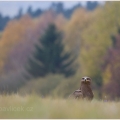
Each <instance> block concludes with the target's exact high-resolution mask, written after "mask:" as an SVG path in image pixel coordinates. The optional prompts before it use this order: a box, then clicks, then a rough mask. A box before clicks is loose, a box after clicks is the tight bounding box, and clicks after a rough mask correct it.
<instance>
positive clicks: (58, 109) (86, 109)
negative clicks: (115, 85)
mask: <svg viewBox="0 0 120 120" xmlns="http://www.w3.org/2000/svg"><path fill="white" fill-rule="evenodd" d="M119 111H120V102H103V101H97V100H95V99H94V100H93V101H92V102H89V101H80V100H74V99H62V98H50V97H47V98H41V97H39V96H37V95H27V96H20V95H18V94H16V95H1V96H0V118H1V119H2V118H11V119H12V118H21V119H22V118H46V119H49V118H51V119H54V118H55V119H62V118H65V119H67V118H69V119H72V118H74V119H75V118H81V119H82V118H86V119H87V118H91V119H94V118H95V119H99V118H101V119H102V118H103V119H105V118H108V119H110V118H120V114H119Z"/></svg>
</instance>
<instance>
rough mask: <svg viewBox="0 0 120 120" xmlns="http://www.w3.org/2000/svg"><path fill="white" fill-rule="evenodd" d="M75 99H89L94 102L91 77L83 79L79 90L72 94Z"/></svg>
mask: <svg viewBox="0 0 120 120" xmlns="http://www.w3.org/2000/svg"><path fill="white" fill-rule="evenodd" d="M71 95H72V96H73V97H74V98H75V99H80V98H81V99H87V100H92V99H93V97H94V95H93V92H92V89H91V78H90V77H82V79H81V85H80V88H79V89H78V90H75V91H74V92H73V93H72V94H71Z"/></svg>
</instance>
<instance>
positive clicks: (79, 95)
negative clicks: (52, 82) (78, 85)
mask: <svg viewBox="0 0 120 120" xmlns="http://www.w3.org/2000/svg"><path fill="white" fill-rule="evenodd" d="M69 97H74V98H75V99H81V98H83V94H82V92H81V90H80V89H78V90H75V91H74V92H73V93H72V94H71V95H70V96H69Z"/></svg>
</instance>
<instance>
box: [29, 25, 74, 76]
mask: <svg viewBox="0 0 120 120" xmlns="http://www.w3.org/2000/svg"><path fill="white" fill-rule="evenodd" d="M62 36H63V35H62V33H61V32H58V31H57V29H56V26H55V25H54V24H51V25H49V27H48V29H47V30H46V31H45V33H44V34H43V35H42V36H41V38H40V39H39V41H38V44H36V45H35V51H34V53H33V54H32V57H30V58H29V60H28V65H27V71H28V73H29V74H30V75H32V76H33V77H35V78H36V77H40V76H45V75H47V74H49V73H53V74H56V73H57V74H64V75H65V77H69V76H72V75H74V74H75V72H76V67H75V66H74V61H75V59H76V57H75V56H72V53H70V52H69V53H68V52H67V53H65V51H64V45H63V44H62Z"/></svg>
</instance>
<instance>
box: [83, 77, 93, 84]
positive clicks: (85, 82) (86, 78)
mask: <svg viewBox="0 0 120 120" xmlns="http://www.w3.org/2000/svg"><path fill="white" fill-rule="evenodd" d="M81 83H83V84H91V78H90V77H82V80H81Z"/></svg>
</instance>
